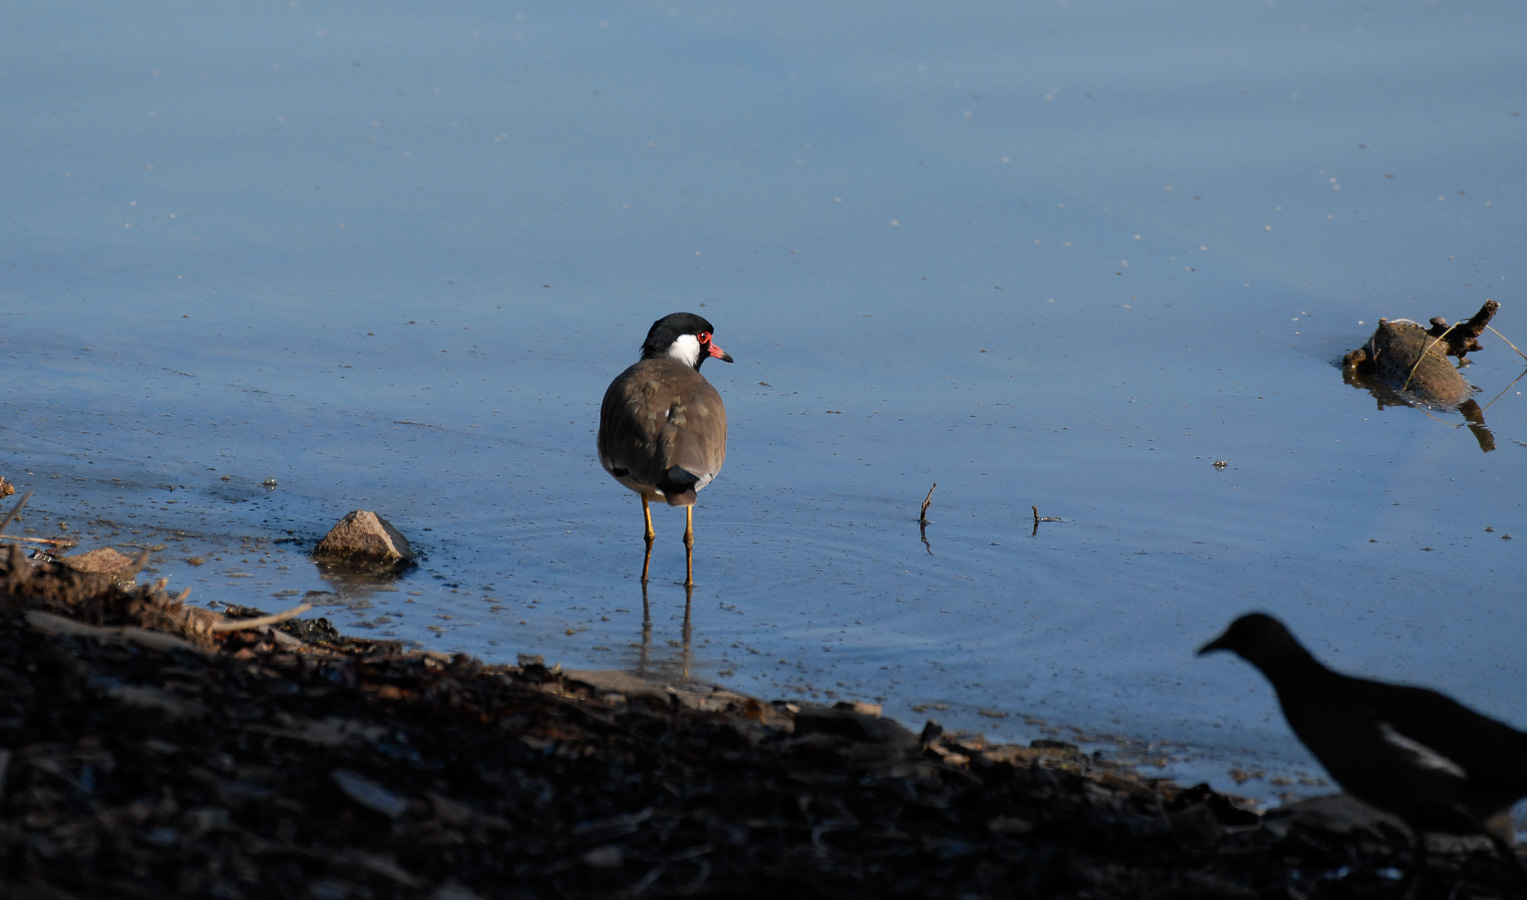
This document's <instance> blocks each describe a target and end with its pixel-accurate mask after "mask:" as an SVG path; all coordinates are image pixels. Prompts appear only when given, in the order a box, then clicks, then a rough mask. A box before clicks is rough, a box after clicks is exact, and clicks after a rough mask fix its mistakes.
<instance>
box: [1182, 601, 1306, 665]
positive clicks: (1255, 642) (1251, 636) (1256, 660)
mask: <svg viewBox="0 0 1527 900" xmlns="http://www.w3.org/2000/svg"><path fill="white" fill-rule="evenodd" d="M1216 650H1229V651H1230V652H1231V653H1234V654H1236V655H1237V656H1239V657H1241V658H1242V659H1244V660H1246V661H1247V662H1249V663H1251V664H1252V665H1254V666H1256V667H1257V668H1259V669H1262V670H1263V671H1267V668H1268V666H1269V665H1274V666H1275V665H1277V663H1278V662H1280V661H1283V660H1288V659H1290V658H1293V657H1304V656H1308V655H1309V654H1308V652H1307V651H1306V650H1305V649H1304V648H1303V647H1302V646H1300V644H1299V642H1298V641H1297V640H1295V639H1294V636H1293V635H1292V634H1290V633H1289V630H1288V629H1287V628H1285V627H1283V623H1282V622H1279V621H1278V620H1277V619H1274V618H1273V617H1272V616H1269V615H1267V614H1266V613H1247V614H1246V615H1244V616H1241V617H1240V618H1239V619H1236V620H1235V621H1234V622H1231V623H1230V627H1229V628H1227V629H1225V633H1224V634H1222V635H1220V636H1219V637H1217V638H1215V639H1214V640H1212V641H1210V642H1209V643H1207V644H1205V645H1203V646H1202V647H1200V648H1198V655H1199V656H1203V655H1204V654H1205V653H1213V652H1214V651H1216Z"/></svg>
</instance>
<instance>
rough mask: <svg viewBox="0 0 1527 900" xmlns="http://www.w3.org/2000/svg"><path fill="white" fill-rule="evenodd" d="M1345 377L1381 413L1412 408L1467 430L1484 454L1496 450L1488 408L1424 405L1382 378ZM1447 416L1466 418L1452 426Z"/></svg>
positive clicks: (1466, 404)
mask: <svg viewBox="0 0 1527 900" xmlns="http://www.w3.org/2000/svg"><path fill="white" fill-rule="evenodd" d="M1522 375H1527V371H1524V372H1523V373H1522ZM1522 375H1518V376H1516V379H1515V380H1514V381H1512V382H1511V385H1514V384H1516V382H1517V381H1520V380H1521V379H1522ZM1341 376H1342V380H1343V381H1345V382H1346V383H1347V384H1350V385H1352V386H1353V387H1355V388H1361V389H1362V390H1365V391H1367V392H1368V393H1369V394H1372V395H1373V399H1374V400H1376V401H1377V402H1378V408H1379V409H1381V410H1382V409H1388V408H1389V407H1391V406H1408V407H1410V408H1412V409H1418V410H1420V411H1421V412H1423V413H1425V414H1426V415H1427V417H1428V418H1431V419H1435V420H1436V421H1438V422H1442V423H1443V424H1446V425H1451V426H1452V427H1454V428H1463V427H1467V428H1468V429H1469V431H1470V432H1472V433H1473V434H1474V439H1475V440H1476V441H1478V442H1479V449H1480V452H1482V453H1489V452H1490V451H1491V450H1494V449H1495V435H1493V434H1491V433H1490V429H1489V427H1487V426H1486V425H1485V411H1484V408H1483V407H1481V406H1480V405H1479V403H1478V402H1476V401H1475V400H1473V399H1469V400H1465V401H1463V402H1462V403H1460V404H1458V406H1456V407H1446V406H1439V405H1436V404H1429V403H1423V402H1420V401H1419V400H1417V399H1416V398H1414V397H1412V396H1410V395H1409V394H1405V393H1402V392H1400V391H1397V390H1395V389H1394V388H1393V387H1390V386H1389V385H1388V384H1386V383H1385V382H1383V381H1380V380H1379V379H1378V378H1374V377H1371V376H1368V375H1363V374H1360V373H1358V372H1355V371H1352V370H1350V369H1343V370H1342V373H1341ZM1511 385H1507V386H1506V390H1510V389H1511ZM1506 390H1503V391H1501V394H1504V393H1505V392H1506ZM1499 396H1500V394H1497V395H1496V397H1497V398H1498V397H1499ZM1490 402H1491V403H1494V402H1495V401H1494V400H1491V401H1490ZM1488 405H1489V404H1486V406H1488ZM1446 412H1456V413H1458V414H1459V415H1461V416H1463V421H1462V422H1448V421H1447V420H1446V419H1443V418H1441V415H1440V414H1442V413H1446Z"/></svg>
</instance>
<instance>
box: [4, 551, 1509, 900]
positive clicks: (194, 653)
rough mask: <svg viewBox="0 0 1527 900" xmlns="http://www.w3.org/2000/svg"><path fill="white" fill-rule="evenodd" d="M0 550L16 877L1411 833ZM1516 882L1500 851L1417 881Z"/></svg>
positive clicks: (616, 889)
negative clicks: (638, 685) (575, 670)
mask: <svg viewBox="0 0 1527 900" xmlns="http://www.w3.org/2000/svg"><path fill="white" fill-rule="evenodd" d="M4 556H5V557H6V558H7V559H6V562H5V564H4V565H3V566H0V579H3V583H4V588H3V591H0V896H4V897H9V898H66V897H72V898H108V897H124V898H135V897H144V898H149V897H153V898H161V897H167V896H176V897H218V898H222V897H226V898H239V897H273V896H280V897H315V898H352V897H353V898H367V897H433V898H440V900H445V898H470V897H484V898H487V897H527V898H535V897H548V898H551V897H614V896H626V897H642V896H654V897H655V896H675V895H677V896H748V895H751V896H770V897H775V896H781V895H783V896H791V897H834V898H852V897H887V896H898V895H899V896H918V897H984V896H1029V897H1115V896H1118V897H1190V898H1191V897H1245V898H1250V897H1312V898H1313V897H1368V896H1373V897H1379V896H1392V895H1393V893H1394V890H1395V881H1394V878H1395V873H1394V872H1393V871H1391V868H1392V867H1394V866H1403V865H1404V862H1405V859H1404V855H1403V852H1402V851H1399V850H1397V849H1391V847H1392V846H1393V847H1396V848H1397V847H1401V846H1403V841H1401V840H1399V839H1398V838H1397V836H1393V835H1384V834H1382V833H1377V832H1374V831H1369V830H1363V829H1359V830H1355V831H1354V830H1345V831H1342V832H1337V831H1331V830H1327V829H1324V828H1322V827H1320V826H1319V825H1318V824H1316V822H1317V821H1318V820H1316V819H1313V818H1310V819H1308V820H1301V819H1291V818H1288V817H1274V816H1268V817H1265V818H1264V817H1258V816H1256V815H1254V814H1252V813H1249V812H1246V811H1244V810H1241V809H1238V808H1237V807H1236V806H1234V805H1233V804H1232V803H1231V802H1230V801H1229V800H1227V799H1226V798H1224V797H1222V796H1219V795H1217V794H1214V793H1212V792H1210V791H1208V790H1207V789H1205V788H1195V789H1182V788H1179V787H1177V786H1174V785H1171V784H1169V783H1161V782H1155V781H1149V780H1142V779H1139V778H1136V777H1134V776H1132V775H1131V774H1130V773H1128V772H1127V771H1126V770H1123V769H1117V768H1114V767H1110V766H1108V765H1106V764H1105V763H1103V762H1100V761H1098V760H1095V759H1092V758H1090V757H1086V756H1084V755H1083V754H1080V753H1078V752H1077V751H1076V750H1075V749H1074V748H1070V747H1068V746H1067V745H1042V746H1036V747H1032V748H1015V747H982V746H981V745H980V742H979V741H976V740H974V739H968V738H967V739H965V740H964V741H963V742H962V741H961V740H960V739H958V738H955V737H949V736H940V737H932V738H931V739H930V740H926V741H925V740H923V739H921V738H919V737H918V736H916V735H913V734H911V733H910V732H908V731H906V730H905V729H903V728H901V727H900V726H898V725H896V724H895V723H892V722H889V721H887V720H883V719H879V718H876V717H874V716H871V715H865V714H863V713H860V712H857V711H854V710H846V709H845V710H839V709H829V708H822V707H810V706H807V707H804V708H801V707H796V706H794V705H786V704H764V703H759V702H758V701H755V700H752V699H749V698H745V697H741V696H738V695H735V694H729V693H726V692H723V691H715V692H671V691H664V690H662V689H656V690H654V689H650V687H649V688H646V689H640V690H632V689H627V690H626V691H625V693H623V694H622V693H616V692H614V691H612V690H611V689H610V687H609V685H608V684H607V685H606V686H604V687H595V686H593V685H590V684H587V683H583V682H579V681H575V680H572V679H570V678H568V677H565V676H563V675H561V674H559V673H556V672H551V671H547V670H546V669H545V668H543V667H540V666H534V665H531V666H526V667H523V668H518V667H495V666H485V665H482V664H481V663H479V662H477V661H475V660H472V659H469V658H466V657H460V656H458V657H446V656H442V655H439V654H431V653H417V652H415V653H405V652H402V651H401V650H400V649H399V648H397V647H396V645H389V644H379V643H374V642H332V643H322V644H320V643H307V642H303V641H299V640H297V639H295V638H293V637H291V636H290V635H288V634H285V633H283V632H279V631H275V630H273V629H271V628H269V627H261V628H250V629H244V630H239V629H238V628H237V627H236V626H231V625H229V624H228V623H227V621H226V620H224V619H223V617H221V616H219V615H217V614H214V613H211V612H208V611H206V610H202V609H199V608H193V607H187V606H183V605H181V604H179V603H177V602H176V601H175V600H174V599H172V598H171V597H169V596H168V595H167V594H165V593H164V592H163V591H162V590H156V589H155V588H152V587H147V586H134V587H131V588H129V589H123V588H121V587H119V586H116V585H114V584H113V583H112V582H111V580H110V579H109V578H107V577H105V576H100V575H87V574H82V573H78V572H74V571H71V570H68V569H65V568H63V567H61V566H57V565H56V564H51V563H43V564H37V563H33V562H29V561H27V560H26V559H24V558H23V555H22V553H21V552H20V551H19V550H15V549H13V548H10V549H9V552H6V553H5V554H4ZM218 629H225V630H218ZM1041 743H1042V742H1041ZM1509 890H1511V882H1510V880H1509V876H1508V875H1507V873H1506V872H1505V871H1503V869H1502V867H1501V866H1500V865H1499V863H1498V862H1497V861H1495V860H1493V859H1492V858H1491V856H1490V854H1489V852H1488V851H1487V850H1485V851H1480V852H1471V853H1466V854H1455V855H1452V856H1448V857H1443V858H1440V859H1436V860H1434V861H1433V863H1432V865H1431V867H1430V868H1429V870H1428V875H1427V879H1426V881H1425V884H1424V886H1423V895H1425V896H1436V897H1444V896H1459V897H1468V896H1507V895H1509V894H1508V892H1509Z"/></svg>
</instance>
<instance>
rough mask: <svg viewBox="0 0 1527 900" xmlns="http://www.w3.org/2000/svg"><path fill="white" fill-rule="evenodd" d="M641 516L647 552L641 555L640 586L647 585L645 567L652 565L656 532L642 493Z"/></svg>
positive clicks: (645, 497) (644, 495)
mask: <svg viewBox="0 0 1527 900" xmlns="http://www.w3.org/2000/svg"><path fill="white" fill-rule="evenodd" d="M641 497H642V518H644V519H646V520H647V552H646V553H645V554H643V556H642V586H643V587H646V585H647V568H648V567H649V566H651V565H652V541H653V539H654V538H656V537H657V532H656V531H653V530H652V510H651V509H649V508H648V507H647V495H646V494H642V495H641Z"/></svg>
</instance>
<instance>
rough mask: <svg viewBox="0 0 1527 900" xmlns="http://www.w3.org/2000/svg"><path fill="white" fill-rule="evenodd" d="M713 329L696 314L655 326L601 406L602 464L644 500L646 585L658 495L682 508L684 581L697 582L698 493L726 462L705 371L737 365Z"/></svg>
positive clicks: (722, 417) (718, 408)
mask: <svg viewBox="0 0 1527 900" xmlns="http://www.w3.org/2000/svg"><path fill="white" fill-rule="evenodd" d="M713 331H714V329H713V328H712V327H711V324H710V323H709V322H707V321H705V320H704V319H702V318H701V317H699V316H697V315H695V314H694V313H673V314H672V315H668V316H664V317H663V318H661V319H658V320H657V321H656V322H654V323H652V328H651V330H650V331H648V332H647V340H646V341H645V342H644V343H643V344H642V358H641V361H640V362H637V363H636V364H634V365H632V366H631V367H630V368H629V369H626V370H625V371H624V372H622V373H620V375H618V376H616V378H615V380H614V381H612V382H610V387H609V388H608V389H607V390H606V391H605V392H604V402H603V403H602V404H601V405H600V408H599V438H598V445H599V463H600V465H603V466H604V468H605V471H606V472H609V473H610V474H611V475H612V476H614V478H615V480H616V481H618V482H620V483H621V484H623V485H625V486H626V487H628V488H630V489H631V490H633V491H636V493H637V494H639V495H641V498H642V517H643V518H644V519H645V520H646V523H647V532H646V539H647V553H646V556H645V557H643V559H642V584H644V585H645V584H646V583H647V569H648V567H649V566H650V565H651V563H652V541H653V539H654V538H655V537H656V533H655V532H654V531H653V530H652V510H651V509H650V508H648V506H647V501H648V500H655V499H657V498H659V497H661V498H662V499H663V500H665V501H666V502H667V503H668V505H669V506H682V507H684V584H685V585H686V586H690V587H692V586H693V585H694V583H695V565H694V549H695V494H697V493H698V492H699V491H700V489H701V488H703V487H705V486H706V485H707V484H710V482H711V479H713V478H715V477H716V473H718V472H720V471H721V464H722V463H724V462H725V461H726V407H725V406H723V405H722V403H721V395H720V394H718V393H716V389H715V388H713V387H711V384H710V382H709V381H706V380H705V376H703V375H701V374H700V366H701V364H702V363H704V362H705V361H706V360H707V359H711V358H712V357H714V358H716V359H720V360H722V361H724V362H731V361H732V357H731V354H729V353H727V352H726V351H725V350H722V349H721V348H720V347H718V346H717V345H716V344H714V343H712V341H711V334H712V332H713Z"/></svg>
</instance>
